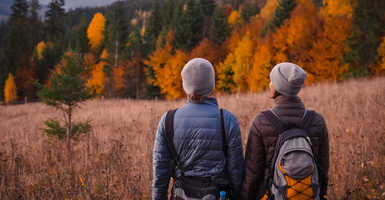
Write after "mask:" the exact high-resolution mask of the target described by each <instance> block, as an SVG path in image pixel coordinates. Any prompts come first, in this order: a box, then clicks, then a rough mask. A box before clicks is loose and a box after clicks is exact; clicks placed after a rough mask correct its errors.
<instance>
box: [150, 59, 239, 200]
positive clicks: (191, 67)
mask: <svg viewBox="0 0 385 200" xmlns="http://www.w3.org/2000/svg"><path fill="white" fill-rule="evenodd" d="M181 75H182V81H183V89H184V91H185V92H186V94H187V102H186V104H185V105H184V106H183V107H181V108H179V109H177V111H176V112H175V116H174V123H173V128H174V129H173V130H174V136H173V144H174V147H175V150H176V153H177V155H178V160H177V162H178V165H177V166H178V167H175V168H174V169H170V165H169V163H170V160H172V159H173V158H172V153H171V152H170V151H169V149H168V146H167V145H168V143H167V138H166V122H165V120H166V114H164V115H163V116H162V118H161V120H160V122H159V125H158V130H157V132H156V137H155V143H154V151H153V182H152V199H153V200H165V199H167V198H168V188H169V181H170V177H171V176H172V174H176V175H175V176H174V177H173V178H174V185H173V189H172V195H171V199H205V200H206V199H207V200H208V199H217V198H218V195H219V187H220V186H223V185H226V186H227V191H231V195H232V199H238V196H239V191H240V187H241V184H242V179H243V175H244V157H243V147H242V140H241V133H240V128H239V124H238V121H237V118H236V117H235V116H234V115H233V114H232V113H231V112H229V111H226V110H223V119H224V124H223V125H224V129H225V138H224V139H223V137H222V136H223V135H222V125H221V118H220V109H219V108H218V102H217V100H216V98H214V97H212V94H213V91H214V88H215V72H214V68H213V66H212V65H211V63H210V62H209V61H207V60H205V59H202V58H195V59H192V60H191V61H189V62H188V63H187V64H186V65H185V66H184V68H183V70H182V72H181ZM223 142H226V143H227V148H226V149H227V150H226V152H224V149H223V148H222V147H223V145H224V144H223ZM212 191H216V193H217V194H214V196H213V195H212Z"/></svg>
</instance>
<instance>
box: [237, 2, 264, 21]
mask: <svg viewBox="0 0 385 200" xmlns="http://www.w3.org/2000/svg"><path fill="white" fill-rule="evenodd" d="M259 12H260V8H259V7H258V6H257V5H256V4H250V3H245V4H243V6H242V10H241V17H242V19H243V20H244V21H246V22H248V21H249V19H250V17H252V16H255V15H256V14H258V13H259Z"/></svg>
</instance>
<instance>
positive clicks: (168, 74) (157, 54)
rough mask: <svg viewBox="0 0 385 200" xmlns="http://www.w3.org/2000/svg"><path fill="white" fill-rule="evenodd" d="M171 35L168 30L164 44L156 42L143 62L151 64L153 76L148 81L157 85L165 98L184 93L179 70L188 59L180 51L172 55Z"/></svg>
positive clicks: (178, 96) (177, 96)
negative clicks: (153, 49) (155, 45)
mask: <svg viewBox="0 0 385 200" xmlns="http://www.w3.org/2000/svg"><path fill="white" fill-rule="evenodd" d="M173 36H174V35H173V33H172V32H169V33H168V34H167V38H166V44H165V45H164V46H163V47H160V45H159V42H158V48H157V49H156V50H155V51H154V52H153V53H152V54H151V55H150V56H149V59H148V60H146V61H145V62H144V63H145V64H146V65H148V66H151V67H152V69H153V70H154V73H155V77H154V78H150V79H149V81H150V83H152V84H154V85H156V86H159V87H160V90H161V93H162V94H164V95H166V98H167V99H177V98H180V97H182V96H183V95H184V92H183V89H182V79H181V75H180V72H181V71H182V68H183V66H184V65H185V64H186V62H187V60H188V57H187V55H185V53H183V52H182V51H176V52H175V55H172V46H171V41H172V39H173Z"/></svg>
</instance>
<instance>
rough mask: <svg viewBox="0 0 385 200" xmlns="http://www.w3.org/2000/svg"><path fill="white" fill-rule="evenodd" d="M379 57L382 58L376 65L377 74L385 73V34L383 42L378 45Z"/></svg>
mask: <svg viewBox="0 0 385 200" xmlns="http://www.w3.org/2000/svg"><path fill="white" fill-rule="evenodd" d="M377 52H378V57H379V58H380V62H379V66H376V67H374V71H375V72H376V74H377V75H384V74H385V36H384V37H382V42H381V44H380V46H379V47H378V51H377Z"/></svg>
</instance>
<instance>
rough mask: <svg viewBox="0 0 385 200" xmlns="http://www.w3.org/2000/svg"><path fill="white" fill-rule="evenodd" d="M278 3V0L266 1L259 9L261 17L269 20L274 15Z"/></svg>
mask: <svg viewBox="0 0 385 200" xmlns="http://www.w3.org/2000/svg"><path fill="white" fill-rule="evenodd" d="M277 5H278V0H268V1H266V5H265V6H264V7H263V8H262V10H261V17H262V18H263V19H264V20H266V21H269V20H270V19H271V17H272V16H273V15H274V12H275V8H276V7H277Z"/></svg>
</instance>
